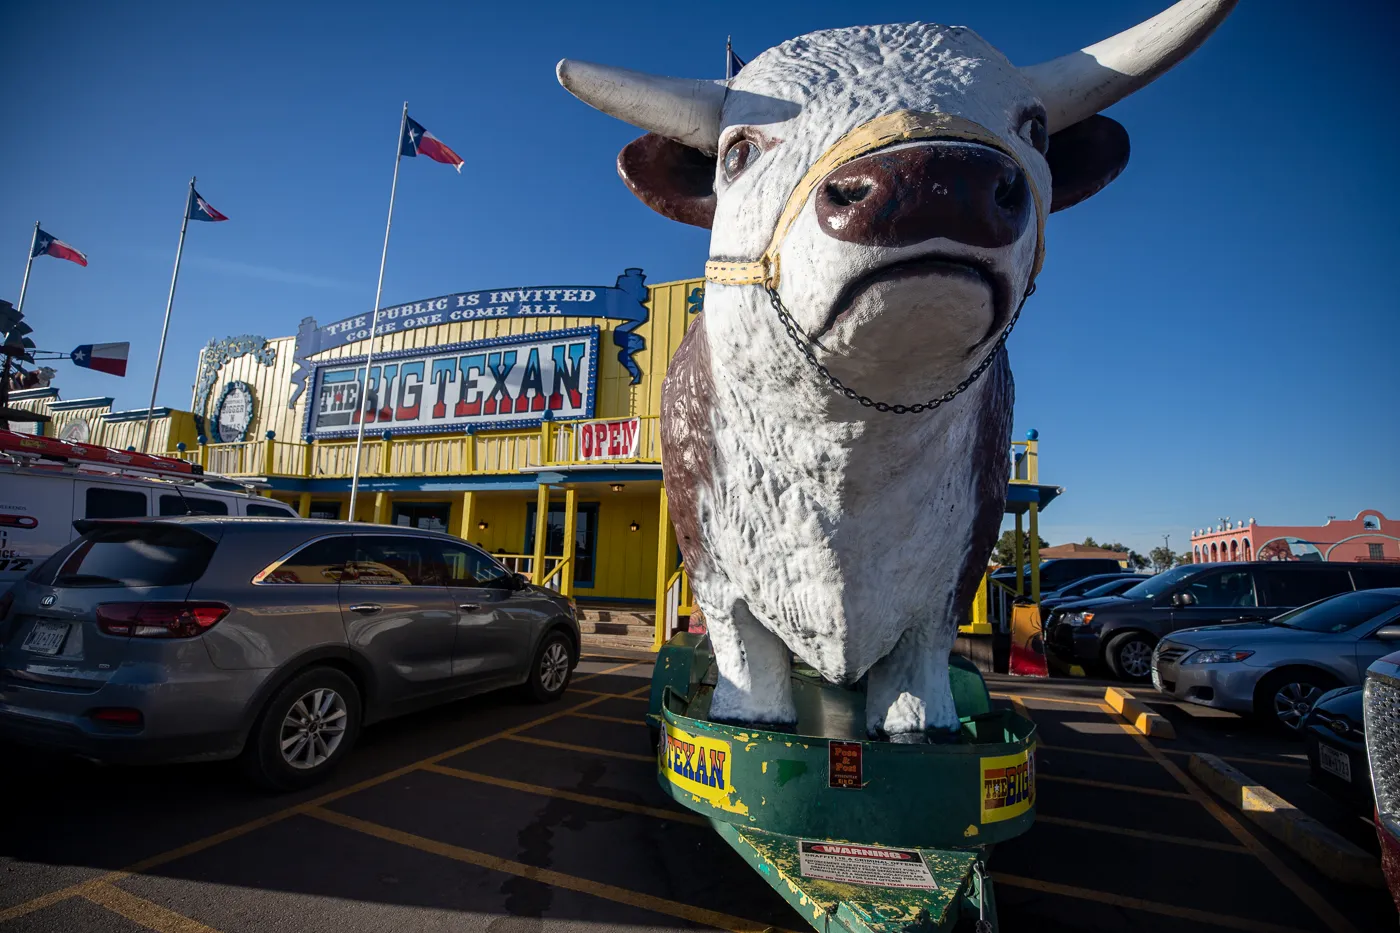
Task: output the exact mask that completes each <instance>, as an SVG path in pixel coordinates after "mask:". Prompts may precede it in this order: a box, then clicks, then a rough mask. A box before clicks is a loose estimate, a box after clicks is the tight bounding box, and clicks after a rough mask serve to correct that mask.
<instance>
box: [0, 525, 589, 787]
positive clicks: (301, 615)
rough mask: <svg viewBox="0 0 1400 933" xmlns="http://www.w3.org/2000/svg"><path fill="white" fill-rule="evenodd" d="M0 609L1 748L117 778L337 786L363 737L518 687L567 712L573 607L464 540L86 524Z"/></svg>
mask: <svg viewBox="0 0 1400 933" xmlns="http://www.w3.org/2000/svg"><path fill="white" fill-rule="evenodd" d="M77 525H78V530H79V531H81V532H82V533H83V534H82V537H81V538H79V539H78V540H76V541H74V542H72V543H71V544H69V545H68V546H66V547H64V548H63V549H61V550H60V551H58V552H57V553H56V554H54V555H53V556H52V557H51V558H50V559H49V560H48V561H47V562H45V563H44V564H43V565H42V566H40V567H39V568H38V569H36V570H35V571H34V572H32V573H31V574H30V575H29V576H28V577H27V578H26V579H25V580H24V581H23V582H21V583H19V584H17V585H16V586H15V587H14V589H12V590H11V591H10V592H9V593H6V594H5V595H4V596H0V733H3V734H4V735H6V736H8V737H11V738H14V739H16V740H18V741H20V742H23V743H26V744H30V745H37V746H44V747H49V748H54V749H60V750H66V751H71V752H74V753H77V754H79V755H83V756H86V757H90V758H96V759H99V760H108V761H133V762H150V761H162V762H164V761H194V760H209V759H220V758H235V757H240V758H241V760H242V763H243V765H244V766H245V768H246V770H247V771H248V773H249V775H250V776H251V777H252V778H253V779H255V780H256V781H258V782H259V783H261V784H262V785H264V786H266V787H269V788H272V789H278V790H292V789H296V788H299V787H304V786H307V785H310V784H312V783H315V782H316V781H318V780H321V779H322V778H324V777H325V776H326V775H327V774H328V773H329V772H330V770H331V769H332V768H334V767H335V766H336V764H338V763H339V762H340V761H341V760H342V759H343V758H344V757H345V755H346V754H347V753H348V752H349V751H350V748H351V746H352V745H354V743H355V738H356V736H357V735H358V733H359V730H360V727H361V726H363V725H366V724H368V723H372V722H375V721H378V720H382V719H387V718H389V717H391V716H397V715H400V714H402V713H407V712H410V711H412V710H416V709H421V708H423V707H427V706H432V705H435V704H439V703H445V702H448V701H451V700H455V699H458V698H461V697H464V696H468V695H470V694H475V693H481V692H483V691H487V690H494V689H497V688H501V687H511V686H523V687H524V690H525V692H526V693H527V694H528V695H530V696H531V697H532V698H533V699H534V700H536V701H539V702H548V701H551V700H554V699H556V698H557V697H559V696H560V695H561V694H563V692H564V690H565V689H566V688H567V686H568V683H569V678H570V675H571V673H572V671H573V668H574V666H575V665H576V664H577V663H578V655H579V628H578V622H577V620H576V613H575V607H574V605H573V602H572V600H569V599H566V598H564V597H562V596H560V595H559V594H557V593H554V592H552V591H550V590H547V589H543V588H540V587H535V586H531V585H530V584H528V583H526V582H525V580H524V579H523V578H522V577H520V576H518V575H517V574H514V573H511V572H510V571H509V570H507V569H506V568H505V567H502V566H501V565H500V564H499V563H497V562H496V561H495V560H494V559H493V558H492V557H491V556H490V555H488V554H486V553H485V552H484V551H481V550H479V549H477V548H475V547H473V546H471V545H470V544H467V543H466V542H464V541H462V540H460V539H458V538H454V537H451V536H450V535H445V534H435V533H432V532H427V531H418V530H413V529H407V528H397V527H392V526H382V525H365V524H356V523H351V522H327V521H319V520H306V519H285V518H284V519H260V518H225V517H213V516H188V517H181V518H163V519H133V520H119V521H83V522H78V523H77Z"/></svg>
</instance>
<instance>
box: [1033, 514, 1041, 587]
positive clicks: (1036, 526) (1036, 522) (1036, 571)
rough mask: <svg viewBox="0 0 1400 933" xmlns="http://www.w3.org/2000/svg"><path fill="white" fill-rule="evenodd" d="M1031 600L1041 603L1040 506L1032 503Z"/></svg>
mask: <svg viewBox="0 0 1400 933" xmlns="http://www.w3.org/2000/svg"><path fill="white" fill-rule="evenodd" d="M1031 602H1033V603H1035V604H1036V605H1037V606H1039V605H1040V506H1039V505H1037V504H1036V503H1034V502H1032V503H1031Z"/></svg>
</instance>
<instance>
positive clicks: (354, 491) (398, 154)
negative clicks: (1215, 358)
mask: <svg viewBox="0 0 1400 933" xmlns="http://www.w3.org/2000/svg"><path fill="white" fill-rule="evenodd" d="M407 125H408V101H404V102H403V115H402V116H401V117H399V136H398V139H396V140H394V181H393V183H392V184H390V185H389V219H388V220H386V221H385V222H384V250H383V251H382V252H381V253H380V254H379V284H378V285H376V286H375V287H374V314H373V315H372V316H371V317H370V323H369V350H368V352H366V354H365V374H364V377H363V378H362V379H361V380H360V392H359V398H357V399H356V400H355V401H356V408H357V409H358V413H359V416H360V429H359V431H357V432H356V433H355V465H354V466H353V467H351V470H350V521H352V522H353V521H355V500H356V497H357V496H358V495H359V492H360V451H361V450H363V449H364V446H365V396H366V395H367V394H368V393H369V368H370V365H371V364H372V363H373V362H374V341H375V340H376V339H377V338H378V336H379V335H378V333H377V331H378V330H379V298H380V296H381V295H382V294H383V293H384V263H385V261H387V260H388V258H389V230H390V228H392V227H393V226H394V195H395V194H397V193H398V190H399V163H400V162H402V161H403V130H404V127H405V126H407ZM307 404H308V405H309V404H310V402H308V403H307ZM378 407H379V406H378V402H377V401H376V404H375V408H376V409H377V408H378ZM388 466H389V464H387V463H382V464H380V465H379V470H380V472H381V473H382V472H386V471H387V469H388Z"/></svg>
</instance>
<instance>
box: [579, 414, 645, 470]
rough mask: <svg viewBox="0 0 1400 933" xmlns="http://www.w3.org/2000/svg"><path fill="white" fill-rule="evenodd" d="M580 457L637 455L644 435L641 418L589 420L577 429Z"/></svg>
mask: <svg viewBox="0 0 1400 933" xmlns="http://www.w3.org/2000/svg"><path fill="white" fill-rule="evenodd" d="M576 434H577V437H578V441H577V444H576V446H577V447H578V459H580V460H622V459H626V458H629V457H635V456H637V450H638V447H639V446H640V442H641V436H642V420H641V419H640V418H624V419H623V420H621V421H587V422H584V423H583V424H580V425H579V426H578V428H577V429H576Z"/></svg>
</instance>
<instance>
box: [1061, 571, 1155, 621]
mask: <svg viewBox="0 0 1400 933" xmlns="http://www.w3.org/2000/svg"><path fill="white" fill-rule="evenodd" d="M1148 579H1151V577H1149V576H1148V575H1147V574H1145V573H1097V574H1094V575H1093V576H1092V577H1085V578H1084V579H1083V580H1076V581H1075V582H1073V583H1071V584H1070V585H1069V586H1066V587H1064V588H1062V589H1058V590H1055V591H1054V592H1053V593H1050V594H1048V595H1044V596H1042V598H1041V600H1040V617H1041V618H1042V619H1049V618H1050V613H1051V612H1052V611H1053V610H1054V609H1056V608H1058V607H1060V606H1063V605H1065V604H1067V603H1072V602H1078V601H1079V600H1081V599H1097V598H1099V597H1100V596H1117V595H1118V594H1119V593H1121V592H1123V591H1124V590H1127V589H1131V588H1132V587H1134V586H1137V585H1138V584H1139V583H1141V582H1142V581H1143V580H1148ZM1041 592H1042V593H1044V590H1042V591H1041Z"/></svg>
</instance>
